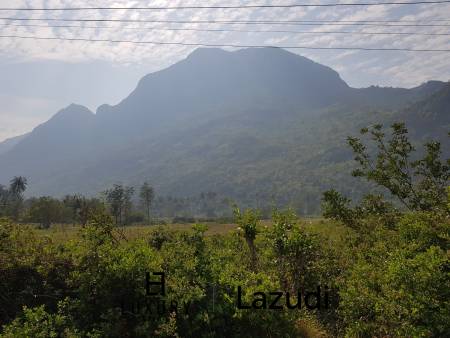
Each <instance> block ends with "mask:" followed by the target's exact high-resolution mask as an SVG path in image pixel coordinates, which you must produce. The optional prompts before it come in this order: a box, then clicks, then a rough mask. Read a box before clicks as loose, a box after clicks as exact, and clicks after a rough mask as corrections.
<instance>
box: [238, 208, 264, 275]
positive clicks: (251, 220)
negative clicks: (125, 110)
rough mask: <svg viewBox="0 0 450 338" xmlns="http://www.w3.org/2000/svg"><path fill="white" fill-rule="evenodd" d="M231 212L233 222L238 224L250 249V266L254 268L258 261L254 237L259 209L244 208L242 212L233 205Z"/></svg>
mask: <svg viewBox="0 0 450 338" xmlns="http://www.w3.org/2000/svg"><path fill="white" fill-rule="evenodd" d="M233 214H234V218H235V222H236V223H237V224H238V226H239V227H238V229H239V230H240V231H241V232H242V233H243V236H244V238H245V241H246V242H247V245H248V248H249V250H250V257H251V261H252V266H253V267H254V268H255V267H256V263H257V261H258V257H257V253H256V246H255V239H256V234H257V233H258V229H257V227H258V223H259V220H260V214H259V211H257V210H253V209H246V210H245V211H244V212H241V210H240V209H239V208H238V207H237V206H234V208H233Z"/></svg>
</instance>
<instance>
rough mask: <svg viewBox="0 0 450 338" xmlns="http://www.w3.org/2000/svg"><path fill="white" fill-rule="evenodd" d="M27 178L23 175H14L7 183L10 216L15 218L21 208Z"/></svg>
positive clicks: (17, 216)
mask: <svg viewBox="0 0 450 338" xmlns="http://www.w3.org/2000/svg"><path fill="white" fill-rule="evenodd" d="M27 184H28V183H27V179H26V177H23V176H15V177H14V178H13V179H12V180H11V181H10V184H9V198H8V206H9V208H10V212H11V216H12V217H13V219H15V220H17V219H18V218H19V216H20V213H21V211H22V208H23V193H24V192H25V190H26V189H27Z"/></svg>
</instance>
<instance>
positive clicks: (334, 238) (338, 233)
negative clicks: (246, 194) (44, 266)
mask: <svg viewBox="0 0 450 338" xmlns="http://www.w3.org/2000/svg"><path fill="white" fill-rule="evenodd" d="M206 224H207V225H208V230H207V231H206V235H207V236H213V235H224V234H227V233H229V232H231V231H233V230H235V229H236V228H237V225H236V224H219V223H206ZM261 226H268V227H270V226H271V222H270V221H262V222H261ZM301 226H302V227H303V228H305V229H306V230H308V231H311V232H314V233H317V234H319V235H321V236H322V237H323V238H328V240H329V241H330V244H332V242H339V241H340V239H341V238H342V236H343V235H344V233H345V231H346V229H345V227H343V226H339V225H337V224H333V223H331V222H330V221H325V220H323V219H321V218H303V219H302V220H301ZM156 227H158V226H155V225H131V226H124V227H118V228H117V230H118V232H119V233H121V234H123V235H124V237H125V238H126V239H127V240H134V239H138V238H143V237H146V236H147V235H148V234H149V233H151V232H152V231H153V230H154V229H155V228H156ZM162 227H164V228H166V229H169V230H174V231H191V230H192V224H168V225H163V226H162ZM79 230H80V226H79V225H68V224H54V225H52V226H51V227H50V228H49V229H36V233H37V234H38V235H41V236H48V237H50V238H52V240H53V241H54V242H56V243H64V242H67V241H69V240H71V239H75V238H77V237H78V236H79Z"/></svg>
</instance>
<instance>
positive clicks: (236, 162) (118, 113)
mask: <svg viewBox="0 0 450 338" xmlns="http://www.w3.org/2000/svg"><path fill="white" fill-rule="evenodd" d="M449 107H450V84H448V83H443V82H439V81H431V82H427V83H425V84H423V85H421V86H419V87H416V88H412V89H403V88H380V87H369V88H364V89H356V88H351V87H349V86H348V85H347V84H346V83H345V82H344V81H343V80H342V79H341V78H340V76H339V74H338V73H337V72H335V71H334V70H332V69H330V68H329V67H326V66H323V65H320V64H318V63H315V62H313V61H311V60H309V59H307V58H304V57H301V56H298V55H296V54H292V53H290V52H287V51H285V50H281V49H270V48H267V49H242V50H238V51H235V52H226V51H223V50H221V49H198V50H196V51H194V52H193V53H192V54H191V55H189V56H188V57H187V58H186V59H185V60H183V61H181V62H179V63H177V64H174V65H173V66H171V67H169V68H167V69H164V70H161V71H159V72H156V73H152V74H149V75H147V76H145V77H143V78H142V79H141V80H140V81H139V83H138V85H137V87H136V89H135V90H134V91H133V92H132V93H131V94H130V95H129V96H128V97H127V98H125V99H124V100H123V101H122V102H120V103H119V104H118V105H115V106H109V105H103V106H100V107H99V108H98V109H97V112H96V114H94V113H93V112H91V111H89V109H87V108H85V107H83V106H79V105H75V104H72V105H70V106H69V107H67V108H65V109H63V110H61V111H59V112H58V113H57V114H56V115H54V116H53V117H52V118H51V119H50V120H49V121H47V122H46V123H44V124H42V125H40V126H38V127H36V128H35V129H34V130H33V131H32V132H31V133H29V134H27V135H25V136H23V137H21V138H19V139H15V140H9V141H7V142H4V143H0V168H1V169H0V183H7V182H8V180H9V179H10V178H11V177H12V176H15V175H24V176H26V177H28V178H29V182H30V184H29V194H49V195H56V196H61V195H63V194H67V193H77V192H80V193H88V194H95V193H97V192H99V191H101V190H104V189H106V188H108V187H109V186H110V185H112V184H113V183H116V182H123V183H125V184H129V185H139V184H141V183H142V182H143V181H144V180H148V181H150V182H151V183H152V184H153V185H154V186H155V187H156V190H157V193H160V194H173V195H190V194H195V193H199V192H201V191H215V192H218V193H220V194H222V195H226V196H229V197H233V198H236V199H241V200H249V199H252V198H255V196H258V198H261V199H264V200H265V201H269V200H270V199H277V200H286V201H287V200H291V201H292V200H294V201H295V200H298V201H299V204H304V205H306V207H305V212H312V211H314V210H313V208H312V207H308V204H310V205H312V204H314V205H317V202H318V200H319V198H320V193H321V192H322V191H323V190H325V189H326V188H329V187H330V186H335V187H341V190H343V191H344V192H345V191H347V192H349V193H352V194H357V193H358V189H360V188H359V187H358V186H353V184H355V182H356V181H354V180H353V179H352V178H350V177H349V174H348V172H349V170H348V169H349V167H350V166H351V165H352V164H351V158H352V156H351V153H350V152H349V150H348V149H347V148H346V146H345V138H346V136H347V135H355V134H357V133H358V130H359V129H360V128H361V127H363V126H366V125H367V124H370V123H380V122H381V123H385V124H389V123H391V122H393V121H395V120H405V121H406V122H407V123H408V125H410V126H411V128H412V130H411V131H412V134H413V135H414V137H415V139H416V140H422V139H426V138H429V137H435V138H438V139H441V140H442V141H443V142H448V140H447V139H446V138H445V134H446V132H447V131H448V130H449V129H448V127H449V126H450V112H449ZM447 145H448V144H447ZM361 189H362V188H361Z"/></svg>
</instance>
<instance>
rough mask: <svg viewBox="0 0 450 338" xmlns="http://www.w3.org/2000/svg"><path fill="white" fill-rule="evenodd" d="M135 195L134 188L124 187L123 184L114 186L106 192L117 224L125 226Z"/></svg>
mask: <svg viewBox="0 0 450 338" xmlns="http://www.w3.org/2000/svg"><path fill="white" fill-rule="evenodd" d="M133 193H134V188H132V187H126V186H125V187H124V186H123V185H121V184H114V187H113V188H112V189H110V190H107V191H106V192H105V195H106V200H107V202H108V204H109V207H110V210H111V214H112V215H113V216H114V218H115V221H116V224H123V223H124V221H125V220H126V218H127V216H128V215H129V213H130V210H131V197H132V196H133ZM124 216H125V217H124Z"/></svg>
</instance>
